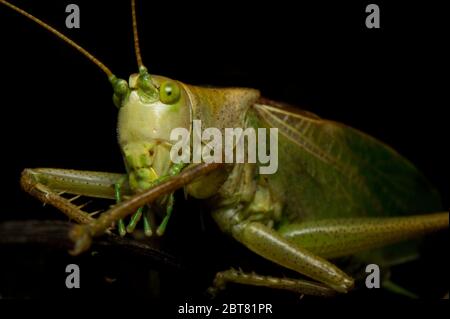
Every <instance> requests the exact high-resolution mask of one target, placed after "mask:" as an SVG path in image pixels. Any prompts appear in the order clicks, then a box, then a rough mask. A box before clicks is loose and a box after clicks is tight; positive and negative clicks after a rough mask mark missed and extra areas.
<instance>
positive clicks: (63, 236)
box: [0, 220, 182, 270]
mask: <svg viewBox="0 0 450 319" xmlns="http://www.w3.org/2000/svg"><path fill="white" fill-rule="evenodd" d="M72 225H73V224H71V223H69V222H63V221H53V220H52V221H36V220H26V221H9V222H4V223H1V224H0V246H5V245H29V246H41V247H42V246H44V247H50V248H53V249H55V250H65V251H67V250H69V249H70V248H72V247H73V243H72V242H71V240H70V239H69V237H68V235H67V234H68V232H69V229H70V227H71V226H72ZM91 251H98V252H102V253H105V254H114V255H117V254H123V255H127V256H128V257H133V258H139V259H140V261H143V262H146V263H149V264H150V265H151V266H152V267H155V268H160V267H164V269H167V268H171V269H172V270H180V269H182V265H181V264H180V262H179V261H178V260H177V259H176V258H175V257H174V256H171V255H170V254H167V253H165V252H163V251H161V250H159V249H156V248H154V247H152V246H151V245H150V244H149V243H146V242H143V241H138V240H134V239H130V238H123V237H120V236H117V235H114V234H109V235H104V236H102V237H99V238H97V239H96V240H94V242H93V247H92V248H91Z"/></svg>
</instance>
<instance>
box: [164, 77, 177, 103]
mask: <svg viewBox="0 0 450 319" xmlns="http://www.w3.org/2000/svg"><path fill="white" fill-rule="evenodd" d="M180 96H181V91H180V87H179V86H178V84H176V83H175V82H172V81H166V82H164V83H163V84H162V85H161V87H160V88H159V99H160V100H161V102H163V103H164V104H174V103H177V102H178V101H179V100H180Z"/></svg>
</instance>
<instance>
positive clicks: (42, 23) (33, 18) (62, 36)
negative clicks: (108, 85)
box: [0, 0, 134, 79]
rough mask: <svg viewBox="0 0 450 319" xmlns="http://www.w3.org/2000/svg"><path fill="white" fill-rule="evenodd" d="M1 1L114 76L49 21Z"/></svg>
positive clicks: (108, 74)
mask: <svg viewBox="0 0 450 319" xmlns="http://www.w3.org/2000/svg"><path fill="white" fill-rule="evenodd" d="M133 2H134V1H133ZM0 3H3V4H4V5H5V6H7V7H10V8H11V9H13V10H14V11H16V12H18V13H20V14H21V15H23V16H25V17H27V18H28V19H30V20H32V21H34V22H36V23H37V24H38V25H40V26H41V27H43V28H45V29H47V30H48V31H50V32H51V33H53V34H54V35H55V36H57V37H58V38H60V39H61V40H63V41H64V42H66V43H67V44H69V45H71V46H72V47H74V48H75V49H76V50H77V51H78V52H80V53H82V54H83V55H84V56H85V57H87V58H88V59H89V60H90V61H91V62H93V63H94V64H95V65H97V66H98V67H99V68H100V69H101V70H102V71H103V72H105V73H106V75H107V76H108V78H110V79H111V78H112V77H114V75H113V73H112V72H111V70H110V69H108V68H107V67H106V65H104V64H103V63H102V62H100V61H99V60H98V59H97V58H96V57H95V56H93V55H92V54H90V53H89V52H88V51H86V50H85V49H83V48H82V47H81V46H79V45H78V44H76V43H75V42H74V41H73V40H71V39H69V38H68V37H66V36H65V35H64V34H62V33H61V32H59V31H58V30H56V29H55V28H53V27H51V26H49V25H48V24H47V23H45V22H43V21H42V20H39V19H38V18H36V17H35V16H33V15H31V14H29V13H28V12H26V11H24V10H22V9H20V8H18V7H16V6H15V5H13V4H11V3H9V2H8V1H5V0H0Z"/></svg>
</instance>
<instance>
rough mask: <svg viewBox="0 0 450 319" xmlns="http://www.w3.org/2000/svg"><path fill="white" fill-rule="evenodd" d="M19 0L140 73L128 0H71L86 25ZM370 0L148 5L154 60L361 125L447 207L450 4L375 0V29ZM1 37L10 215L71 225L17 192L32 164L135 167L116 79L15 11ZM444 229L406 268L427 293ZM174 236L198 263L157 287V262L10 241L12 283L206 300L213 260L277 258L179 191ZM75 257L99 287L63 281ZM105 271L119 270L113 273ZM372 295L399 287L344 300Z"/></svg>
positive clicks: (1, 17) (231, 297) (149, 58)
mask: <svg viewBox="0 0 450 319" xmlns="http://www.w3.org/2000/svg"><path fill="white" fill-rule="evenodd" d="M14 3H15V4H17V5H19V6H20V7H22V8H23V9H26V10H28V11H29V12H30V13H32V14H34V15H35V16H37V17H39V18H41V19H43V20H44V21H46V22H48V23H50V24H51V25H53V26H55V27H56V28H57V29H58V30H61V31H63V32H64V33H65V34H66V35H68V36H69V37H70V38H72V39H73V40H75V41H76V42H78V43H79V44H80V45H82V46H83V47H84V48H86V49H87V50H88V51H90V52H91V53H93V54H94V55H95V56H97V58H99V59H100V60H101V61H103V62H104V63H105V64H106V65H107V66H109V67H110V68H111V69H112V70H113V72H114V73H115V74H116V75H117V76H119V77H123V78H125V79H127V78H128V76H129V74H131V73H134V72H136V70H137V67H136V62H135V57H134V52H133V43H132V33H131V15H130V5H129V1H126V0H124V1H114V2H112V1H95V2H94V1H86V0H85V1H81V0H77V1H72V3H76V4H78V5H79V6H80V9H81V28H80V29H66V28H65V24H64V21H65V17H66V13H65V7H66V5H67V4H69V3H71V2H69V1H39V2H37V1H14ZM369 3H370V2H366V1H350V2H348V1H329V2H323V1H304V2H301V3H294V2H290V1H289V2H282V1H275V2H271V3H267V4H262V3H259V2H255V3H254V4H252V3H246V4H244V2H243V1H241V2H222V3H219V2H217V3H216V2H212V1H211V2H196V3H191V2H189V3H185V4H179V3H176V2H174V1H157V2H156V1H138V8H139V13H138V19H139V21H138V23H139V32H140V39H141V49H142V54H143V59H144V63H145V64H146V66H147V67H148V69H149V70H150V72H151V73H154V74H161V75H165V76H168V77H172V78H174V79H178V80H181V81H183V82H187V83H191V84H209V85H218V86H246V87H253V88H257V89H259V90H261V92H262V94H263V95H264V96H266V97H268V98H271V99H274V100H278V101H283V102H287V103H291V104H294V105H297V106H299V107H301V108H304V109H308V110H310V111H312V112H315V113H317V114H319V115H320V116H322V117H324V118H330V119H334V120H337V121H341V122H343V123H346V124H349V125H351V126H353V127H356V128H358V129H361V130H363V131H365V132H367V133H369V134H371V135H373V136H375V137H377V138H379V139H380V140H382V141H384V142H386V143H387V144H389V145H391V146H393V147H394V148H395V149H397V150H398V151H399V152H400V153H401V154H403V155H405V156H406V157H407V158H408V159H410V160H411V161H412V162H413V163H414V164H415V165H416V166H418V168H419V169H420V170H421V171H423V172H424V174H425V175H426V176H427V177H428V178H429V179H430V181H431V182H432V183H433V184H434V185H436V187H437V188H438V190H439V191H440V193H441V195H442V197H443V202H444V207H446V208H448V192H449V189H448V159H447V154H446V149H447V147H448V145H447V138H446V136H447V134H448V133H447V127H446V124H447V119H446V118H445V117H444V115H445V108H448V100H447V99H446V98H444V93H446V91H448V90H446V91H444V82H443V79H442V76H443V75H444V71H443V68H444V60H443V56H444V50H443V46H444V41H445V38H444V37H443V35H442V34H441V33H440V31H441V25H439V24H440V23H441V22H442V20H441V19H440V18H439V16H438V13H439V11H442V8H441V7H440V6H439V5H438V4H436V3H434V4H432V3H430V2H425V1H423V2H418V3H411V2H410V1H403V2H402V1H395V4H394V3H392V2H381V1H377V2H376V3H377V4H378V5H379V6H380V8H381V29H371V30H369V29H367V28H366V27H365V24H364V21H365V17H366V13H365V7H366V5H367V4H369ZM0 34H1V37H0V39H1V59H0V75H1V81H2V82H1V86H0V93H1V95H0V105H1V126H0V136H1V137H2V143H1V145H2V148H1V149H2V151H1V154H2V155H1V159H2V173H1V176H2V179H1V185H2V193H1V194H2V199H1V204H2V208H1V209H0V212H1V214H0V219H1V220H12V219H15V220H18V219H21V220H25V219H43V220H45V219H60V220H64V217H63V216H62V215H61V214H58V213H57V212H56V211H55V210H54V209H52V208H48V207H45V208H43V207H42V205H40V204H39V203H38V202H37V201H36V200H34V199H32V198H30V197H29V196H28V195H26V194H25V193H23V192H22V191H21V190H20V187H19V183H18V181H19V176H20V172H21V170H22V169H23V168H25V167H59V168H74V169H86V170H100V171H114V172H122V171H123V165H122V159H121V156H120V152H119V148H118V146H117V143H116V133H115V124H116V116H117V111H116V109H115V107H114V106H113V104H112V99H111V97H112V90H111V87H110V84H109V82H108V81H107V79H106V77H105V75H104V74H103V73H102V72H101V71H100V70H99V69H97V68H96V67H95V66H94V65H93V64H92V63H91V62H89V61H88V60H87V59H85V58H84V57H83V56H81V55H80V54H78V53H77V52H76V51H75V50H73V49H72V48H70V47H69V46H67V45H65V44H64V43H63V42H62V41H60V40H58V39H56V38H55V37H54V36H52V35H49V33H48V32H46V31H44V30H42V28H39V27H38V26H36V25H35V24H34V23H32V22H30V21H28V20H27V19H25V18H24V17H20V16H18V15H17V14H16V13H14V12H12V11H11V10H10V9H7V8H5V7H3V6H0ZM446 133H447V134H446ZM447 239H448V232H445V233H444V234H440V235H436V236H431V237H430V238H429V239H428V240H427V241H426V242H427V245H426V246H425V247H426V248H425V249H424V257H423V258H422V259H421V260H419V261H418V262H415V263H412V264H410V265H407V266H405V267H403V268H400V269H399V270H396V271H397V275H398V277H399V278H400V280H403V281H407V282H408V283H409V286H410V287H412V288H411V289H412V290H414V291H415V292H417V293H419V294H420V295H421V296H423V297H425V298H437V297H439V296H441V295H443V294H444V292H445V291H447V288H448V275H447V272H446V270H447V268H448V260H447V253H445V251H446V247H447ZM161 245H162V247H164V249H165V250H168V251H169V252H171V253H173V254H175V255H176V256H178V257H179V258H180V259H181V260H183V262H185V263H186V264H188V265H189V267H188V268H189V269H190V270H189V271H188V272H187V274H185V273H183V274H179V273H172V272H170V271H164V270H162V275H161V278H160V283H161V289H162V290H161V292H160V294H159V295H157V296H155V295H154V293H153V292H152V289H151V288H149V274H148V265H146V266H143V265H140V264H139V263H137V262H136V261H134V260H123V259H122V260H121V259H119V260H117V259H115V258H114V256H103V257H102V256H100V257H96V258H98V259H95V258H94V257H90V256H89V255H87V256H84V257H79V258H78V259H73V258H71V257H69V256H68V255H67V254H66V253H65V252H60V251H47V250H45V249H42V248H40V249H35V248H33V247H31V248H30V247H29V248H24V247H23V246H20V247H6V248H5V247H3V248H2V250H3V253H2V258H1V260H2V262H1V264H2V266H1V267H2V268H3V269H1V271H2V273H1V274H0V294H1V295H2V296H3V297H6V298H42V297H44V298H47V297H51V298H54V297H83V296H89V297H93V296H95V297H101V296H106V297H107V296H128V297H130V296H138V297H142V298H146V299H151V300H163V301H166V300H167V299H169V300H171V301H174V300H175V301H176V302H178V301H180V302H185V301H186V300H192V298H194V300H200V301H204V300H206V297H204V295H203V292H204V290H205V288H206V287H207V286H208V285H209V283H210V282H211V280H212V276H213V273H214V271H217V270H221V269H225V268H228V266H230V265H233V266H236V267H237V266H241V265H244V266H245V267H246V268H244V269H245V270H253V268H252V267H253V266H252V265H254V263H258V264H260V265H262V266H260V268H262V269H263V270H264V269H265V270H267V269H270V270H271V268H270V267H272V266H271V265H267V266H266V265H265V262H264V261H262V259H261V258H259V257H255V256H252V255H251V254H249V253H247V252H246V251H245V249H243V248H241V247H240V246H239V245H237V244H235V243H234V242H233V241H232V240H230V239H228V238H226V237H225V236H223V235H222V234H220V233H219V231H218V229H217V228H216V226H215V225H214V224H213V223H212V222H211V221H210V220H209V217H208V216H207V215H206V214H204V212H203V211H202V210H201V208H200V205H199V203H197V202H193V203H190V204H186V203H184V202H183V201H182V200H181V199H180V201H179V204H178V205H177V206H176V210H175V216H174V217H173V219H172V221H171V224H170V227H169V230H168V234H167V236H166V238H164V240H163V243H162V244H161ZM233 258H234V259H233ZM72 262H75V263H78V264H80V265H81V267H82V269H83V270H82V271H84V275H83V276H84V277H83V279H82V285H84V287H86V289H79V290H77V291H74V290H67V289H66V288H65V286H64V278H65V273H64V268H65V265H66V264H68V263H72ZM83 266H84V267H83ZM244 266H243V267H244ZM265 267H266V268H265ZM85 269H86V270H85ZM394 271H395V270H394ZM105 276H106V277H113V278H116V281H115V282H114V283H112V284H111V283H107V282H106V281H105V280H104V277H105ZM153 283H154V282H153ZM361 295H362V296H364V298H365V297H376V298H385V299H392V298H394V299H395V298H398V297H395V296H392V295H390V294H385V293H381V292H374V291H371V292H367V291H366V292H359V294H358V293H355V294H352V295H351V296H350V297H345V298H361V297H360V296H361ZM221 301H227V302H243V301H254V302H283V303H288V304H297V303H300V301H299V300H298V297H297V296H292V294H288V293H284V292H278V291H271V290H267V289H256V288H249V287H242V286H231V287H230V289H229V290H228V291H227V292H225V293H224V294H222V295H221V296H220V297H219V299H218V302H221Z"/></svg>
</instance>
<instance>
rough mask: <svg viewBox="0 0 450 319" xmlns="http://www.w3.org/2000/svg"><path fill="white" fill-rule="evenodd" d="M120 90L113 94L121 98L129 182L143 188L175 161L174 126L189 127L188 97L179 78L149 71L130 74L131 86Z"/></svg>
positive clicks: (121, 130)
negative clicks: (173, 155)
mask: <svg viewBox="0 0 450 319" xmlns="http://www.w3.org/2000/svg"><path fill="white" fill-rule="evenodd" d="M115 91H116V92H117V90H115ZM120 93H121V94H120V95H117V93H116V94H115V98H114V99H115V102H117V101H118V98H119V99H120V101H119V102H120V105H119V106H120V109H119V120H118V138H119V145H120V147H121V150H122V153H123V156H124V159H125V164H126V167H127V170H128V174H129V181H130V186H131V187H132V188H133V189H134V190H144V189H147V188H148V187H149V186H150V183H151V182H152V181H153V180H155V179H156V178H157V177H158V176H161V175H164V174H166V173H167V172H168V170H169V168H170V166H171V164H172V162H171V160H170V149H171V147H172V142H171V141H170V133H171V131H172V129H174V128H186V129H187V130H190V127H191V107H190V102H189V97H188V96H187V93H186V92H185V90H184V88H183V87H182V86H181V84H180V83H178V82H177V81H174V80H170V79H168V78H165V77H161V76H150V75H149V74H148V73H146V72H140V73H139V74H133V75H131V76H130V79H129V84H128V88H127V89H126V90H123V91H121V92H120ZM116 104H117V103H116Z"/></svg>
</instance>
